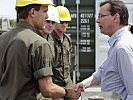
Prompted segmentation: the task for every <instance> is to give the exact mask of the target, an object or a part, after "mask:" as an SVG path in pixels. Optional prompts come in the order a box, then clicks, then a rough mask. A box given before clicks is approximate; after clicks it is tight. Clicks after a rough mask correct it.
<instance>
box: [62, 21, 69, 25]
mask: <svg viewBox="0 0 133 100" xmlns="http://www.w3.org/2000/svg"><path fill="white" fill-rule="evenodd" d="M68 23H69V21H60V24H68Z"/></svg>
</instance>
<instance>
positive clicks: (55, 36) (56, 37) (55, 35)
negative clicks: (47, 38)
mask: <svg viewBox="0 0 133 100" xmlns="http://www.w3.org/2000/svg"><path fill="white" fill-rule="evenodd" d="M51 35H52V36H53V37H54V38H55V39H56V40H58V41H61V42H62V41H63V38H64V35H63V37H62V38H60V37H59V36H58V35H57V33H56V32H55V31H53V32H52V34H51Z"/></svg>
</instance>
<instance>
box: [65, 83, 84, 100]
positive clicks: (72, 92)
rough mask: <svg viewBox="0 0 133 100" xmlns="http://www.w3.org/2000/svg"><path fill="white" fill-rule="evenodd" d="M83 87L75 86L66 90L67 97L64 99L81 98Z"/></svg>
mask: <svg viewBox="0 0 133 100" xmlns="http://www.w3.org/2000/svg"><path fill="white" fill-rule="evenodd" d="M83 91H84V89H83V85H82V84H78V85H77V84H75V85H73V86H72V88H71V89H66V92H67V95H66V97H69V98H70V100H78V99H79V97H80V96H81V92H83Z"/></svg>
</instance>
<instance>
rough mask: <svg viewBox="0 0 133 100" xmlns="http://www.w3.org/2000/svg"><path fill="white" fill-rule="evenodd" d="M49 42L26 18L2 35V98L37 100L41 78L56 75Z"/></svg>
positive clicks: (0, 83)
mask: <svg viewBox="0 0 133 100" xmlns="http://www.w3.org/2000/svg"><path fill="white" fill-rule="evenodd" d="M52 58H53V55H52V53H51V48H50V45H49V43H48V42H47V41H46V40H45V39H43V38H42V37H41V36H39V35H37V34H36V30H35V29H33V28H32V26H31V25H29V24H28V23H25V22H19V23H18V25H17V27H16V28H14V29H12V30H11V31H9V32H6V33H4V34H2V35H1V36H0V100H37V97H36V95H37V93H38V92H39V87H38V81H37V80H38V79H39V78H41V77H44V76H48V75H53V73H52V68H51V62H52Z"/></svg>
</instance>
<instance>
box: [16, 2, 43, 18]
mask: <svg viewBox="0 0 133 100" xmlns="http://www.w3.org/2000/svg"><path fill="white" fill-rule="evenodd" d="M40 7H41V5H40V4H29V5H27V6H24V7H17V8H16V11H17V18H18V19H20V18H22V19H26V18H27V17H28V13H29V11H30V10H31V9H32V8H35V10H36V11H39V10H40Z"/></svg>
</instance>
